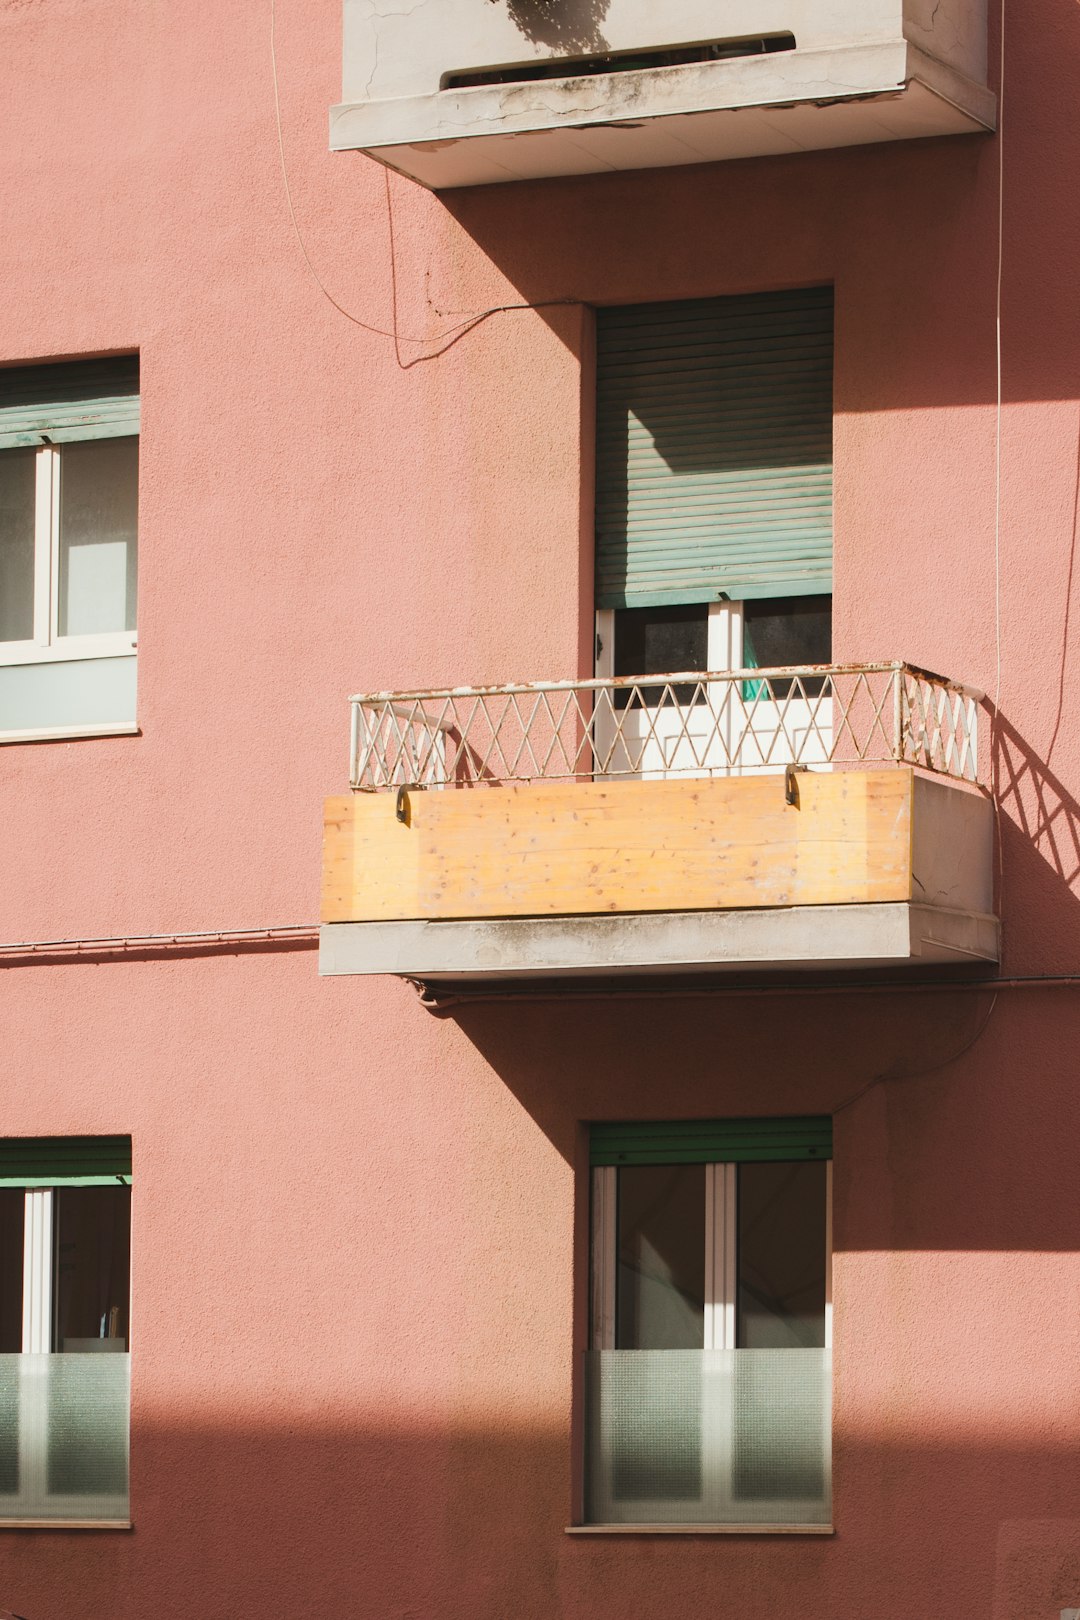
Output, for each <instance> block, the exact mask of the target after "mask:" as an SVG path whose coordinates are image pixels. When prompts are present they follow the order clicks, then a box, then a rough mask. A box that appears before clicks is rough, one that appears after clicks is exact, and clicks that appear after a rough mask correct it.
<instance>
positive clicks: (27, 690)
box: [0, 653, 138, 732]
mask: <svg viewBox="0 0 1080 1620" xmlns="http://www.w3.org/2000/svg"><path fill="white" fill-rule="evenodd" d="M137 661H138V660H137V658H136V655H135V654H134V653H128V654H119V655H118V656H117V657H115V658H73V659H71V660H67V659H64V660H62V661H60V662H58V663H46V664H2V665H0V732H2V731H50V730H53V731H62V730H64V729H65V728H66V727H69V726H70V727H74V726H87V727H91V726H100V727H101V728H102V730H106V731H107V730H108V728H109V727H110V726H126V725H133V724H134V721H135V689H136V675H135V671H136V664H137Z"/></svg>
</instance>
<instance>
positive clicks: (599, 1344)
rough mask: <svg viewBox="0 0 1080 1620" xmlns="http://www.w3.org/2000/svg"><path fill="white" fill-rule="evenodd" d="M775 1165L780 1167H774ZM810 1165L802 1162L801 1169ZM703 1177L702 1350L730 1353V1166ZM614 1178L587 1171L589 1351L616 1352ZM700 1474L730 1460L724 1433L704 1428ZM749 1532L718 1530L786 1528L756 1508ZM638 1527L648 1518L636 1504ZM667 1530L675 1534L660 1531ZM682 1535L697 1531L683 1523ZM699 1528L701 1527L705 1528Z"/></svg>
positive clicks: (733, 1265) (780, 1508)
mask: <svg viewBox="0 0 1080 1620" xmlns="http://www.w3.org/2000/svg"><path fill="white" fill-rule="evenodd" d="M777 1162H783V1161H777ZM807 1162H810V1161H807ZM703 1169H704V1171H705V1277H704V1287H705V1323H704V1332H703V1340H702V1346H701V1348H702V1349H703V1350H736V1349H737V1348H738V1345H737V1342H736V1308H737V1299H738V1171H739V1166H738V1163H735V1162H732V1163H713V1164H706V1165H704V1166H703ZM618 1170H619V1167H618V1166H617V1165H598V1166H594V1168H593V1171H592V1185H591V1188H590V1193H591V1205H590V1223H591V1241H590V1267H591V1289H590V1293H591V1297H590V1301H589V1307H590V1309H589V1348H590V1349H591V1350H614V1349H615V1348H616V1345H615V1338H616V1311H617V1303H616V1289H617V1279H618V1264H619V1253H618V1244H619V1237H618V1179H617V1178H618ZM832 1188H833V1175H832V1160H831V1159H830V1160H828V1161H827V1162H826V1168H825V1302H824V1332H823V1349H825V1350H831V1349H832V1249H833V1235H832ZM831 1429H832V1423H831V1414H830V1412H829V1411H828V1409H826V1412H825V1415H824V1425H823V1433H822V1454H823V1457H824V1459H825V1466H826V1478H827V1488H828V1489H829V1490H830V1491H831V1453H832V1443H831V1442H832V1433H831ZM702 1442H703V1447H704V1454H705V1463H704V1466H705V1468H706V1470H707V1471H708V1470H710V1469H711V1470H718V1469H719V1468H721V1467H723V1466H724V1465H725V1463H726V1462H730V1458H731V1455H732V1449H731V1431H730V1429H729V1428H727V1429H725V1428H721V1429H720V1430H717V1429H716V1428H715V1427H711V1428H709V1429H706V1430H705V1431H703V1434H702ZM760 1505H761V1518H760V1520H759V1522H758V1523H757V1524H754V1525H748V1524H734V1525H731V1526H727V1527H726V1528H729V1529H731V1530H732V1531H742V1532H744V1533H747V1534H751V1533H753V1532H754V1531H755V1530H767V1529H768V1528H769V1527H770V1525H786V1523H787V1520H788V1511H787V1506H786V1504H784V1503H782V1502H776V1503H772V1502H769V1501H766V1500H762V1501H761V1504H760ZM642 1507H643V1518H642V1520H641V1522H642V1524H648V1523H650V1522H652V1521H651V1517H650V1516H649V1513H648V1507H647V1505H646V1504H642ZM667 1528H669V1529H670V1528H678V1526H672V1525H670V1524H668V1525H667ZM685 1528H686V1530H687V1531H688V1532H691V1533H693V1532H698V1533H700V1531H701V1530H702V1528H703V1527H702V1526H701V1525H700V1524H696V1523H694V1522H690V1523H688V1524H687V1525H686V1526H685ZM705 1528H707V1526H706V1527H705Z"/></svg>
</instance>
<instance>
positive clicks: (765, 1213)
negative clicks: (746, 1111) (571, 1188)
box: [585, 1119, 832, 1529]
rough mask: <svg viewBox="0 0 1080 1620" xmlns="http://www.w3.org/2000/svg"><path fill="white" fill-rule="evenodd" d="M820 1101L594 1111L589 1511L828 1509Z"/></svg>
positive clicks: (629, 1520)
mask: <svg viewBox="0 0 1080 1620" xmlns="http://www.w3.org/2000/svg"><path fill="white" fill-rule="evenodd" d="M831 1156H832V1125H831V1121H830V1120H829V1119H789V1120H722V1121H713V1122H704V1123H701V1122H685V1121H683V1122H678V1123H674V1124H670V1125H654V1124H650V1125H638V1124H633V1125H622V1124H619V1125H594V1126H593V1128H592V1131H591V1144H590V1157H591V1162H592V1262H591V1279H590V1280H591V1298H590V1349H589V1352H588V1355H587V1358H586V1381H585V1403H586V1435H587V1453H586V1479H585V1507H586V1512H585V1518H586V1522H587V1523H590V1524H637V1525H650V1524H652V1525H673V1524H674V1525H687V1526H702V1525H716V1526H742V1527H744V1528H748V1527H751V1526H756V1527H759V1528H780V1527H784V1528H788V1527H800V1528H805V1529H813V1528H814V1527H820V1526H825V1525H827V1524H828V1521H829V1515H830V1450H831V1447H830V1336H831V1334H830V1326H831V1324H830V1316H831V1298H830V1294H831V1277H830V1260H829V1250H830V1241H829V1236H830V1234H829V1192H830V1168H831V1165H830V1160H831Z"/></svg>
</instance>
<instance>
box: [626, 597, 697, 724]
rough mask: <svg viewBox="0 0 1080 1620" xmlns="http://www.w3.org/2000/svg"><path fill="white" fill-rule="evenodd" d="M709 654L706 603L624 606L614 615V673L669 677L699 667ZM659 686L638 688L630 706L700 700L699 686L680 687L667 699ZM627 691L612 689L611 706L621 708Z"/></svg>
mask: <svg viewBox="0 0 1080 1620" xmlns="http://www.w3.org/2000/svg"><path fill="white" fill-rule="evenodd" d="M708 657H709V608H708V603H706V602H701V603H694V604H693V605H692V606H690V607H655V608H623V609H621V610H620V611H618V612H617V613H616V614H615V674H616V675H671V674H678V673H680V672H683V673H685V671H687V670H704V669H705V668H706V667H707V663H708ZM664 692H665V688H664V687H663V686H646V687H642V689H641V695H640V699H635V703H634V706H635V707H639V706H640V707H646V708H650V709H655V708H658V707H661V706H662V705H663V703H664V702H665V701H666V703H667V704H668V705H670V706H675V705H679V706H683V705H686V704H688V703H693V702H694V700H695V697H696V698H697V699H698V700H699V701H700V697H701V693H700V689H699V688H698V687H696V686H690V685H686V684H684V685H681V686H675V687H673V688H672V695H669V696H668V697H667V698H666V700H665V697H664ZM629 701H630V693H629V691H627V690H625V689H624V690H622V691H618V690H617V691H616V693H615V707H616V708H617V709H625V708H626V707H627V705H628V703H629Z"/></svg>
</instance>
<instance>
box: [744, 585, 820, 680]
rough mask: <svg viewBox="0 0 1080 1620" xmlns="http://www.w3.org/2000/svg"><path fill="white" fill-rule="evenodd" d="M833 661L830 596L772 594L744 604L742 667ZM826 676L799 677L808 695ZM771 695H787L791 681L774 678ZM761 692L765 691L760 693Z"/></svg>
mask: <svg viewBox="0 0 1080 1620" xmlns="http://www.w3.org/2000/svg"><path fill="white" fill-rule="evenodd" d="M831 661H832V597H831V596H773V597H767V598H762V599H761V600H760V601H751V602H744V603H743V667H744V668H745V669H782V668H783V667H784V666H785V665H791V664H828V663H830V662H831ZM826 678H827V677H825V676H821V675H811V676H805V677H803V678H802V687H803V691H804V693H805V695H806V696H807V697H817V696H818V695H819V693H820V692H821V691H822V690H823V689H824V686H825V681H826ZM771 685H772V695H773V697H778V698H782V697H786V696H787V695H788V693H789V692H790V691H791V682H790V681H789V680H787V681H783V680H781V681H773V682H772V683H771ZM762 695H764V694H762Z"/></svg>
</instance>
